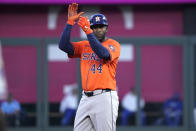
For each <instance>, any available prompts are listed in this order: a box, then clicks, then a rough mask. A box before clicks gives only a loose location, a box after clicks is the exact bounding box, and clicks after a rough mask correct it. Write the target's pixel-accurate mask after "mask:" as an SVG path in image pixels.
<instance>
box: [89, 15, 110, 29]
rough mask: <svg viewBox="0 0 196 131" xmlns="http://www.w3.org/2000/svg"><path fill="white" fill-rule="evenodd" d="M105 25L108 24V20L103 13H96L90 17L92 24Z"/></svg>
mask: <svg viewBox="0 0 196 131" xmlns="http://www.w3.org/2000/svg"><path fill="white" fill-rule="evenodd" d="M93 25H105V26H108V21H107V19H106V17H105V16H104V15H103V14H94V15H92V16H91V18H90V26H93Z"/></svg>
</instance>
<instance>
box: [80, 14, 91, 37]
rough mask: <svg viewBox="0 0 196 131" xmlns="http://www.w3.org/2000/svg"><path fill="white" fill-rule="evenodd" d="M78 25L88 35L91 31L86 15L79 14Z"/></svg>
mask: <svg viewBox="0 0 196 131" xmlns="http://www.w3.org/2000/svg"><path fill="white" fill-rule="evenodd" d="M78 25H79V26H80V27H81V28H82V30H83V31H84V32H85V33H86V34H87V35H88V34H90V33H92V32H93V31H92V29H91V28H90V22H89V20H88V17H83V16H80V19H79V21H78Z"/></svg>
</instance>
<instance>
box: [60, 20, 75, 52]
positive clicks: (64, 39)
mask: <svg viewBox="0 0 196 131" xmlns="http://www.w3.org/2000/svg"><path fill="white" fill-rule="evenodd" d="M71 29H72V25H69V24H66V26H65V28H64V31H63V33H62V35H61V38H60V40H59V48H60V49H61V50H62V51H64V52H66V53H68V54H69V55H73V54H74V48H73V45H72V44H71V43H70V33H71Z"/></svg>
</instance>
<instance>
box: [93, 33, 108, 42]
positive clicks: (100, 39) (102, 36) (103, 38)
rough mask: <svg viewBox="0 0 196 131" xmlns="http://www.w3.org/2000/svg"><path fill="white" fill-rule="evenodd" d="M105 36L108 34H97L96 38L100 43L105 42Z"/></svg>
mask: <svg viewBox="0 0 196 131" xmlns="http://www.w3.org/2000/svg"><path fill="white" fill-rule="evenodd" d="M105 35H106V32H104V33H103V34H98V33H97V34H95V36H96V38H97V39H98V40H99V41H100V42H104V41H105Z"/></svg>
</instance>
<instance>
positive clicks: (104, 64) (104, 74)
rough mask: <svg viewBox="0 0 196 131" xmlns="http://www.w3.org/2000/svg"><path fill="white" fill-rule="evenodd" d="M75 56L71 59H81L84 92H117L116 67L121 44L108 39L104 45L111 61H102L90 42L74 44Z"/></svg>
mask: <svg viewBox="0 0 196 131" xmlns="http://www.w3.org/2000/svg"><path fill="white" fill-rule="evenodd" d="M72 45H73V47H74V55H73V56H69V57H71V58H80V59H81V77H82V88H83V90H84V91H94V90H96V89H106V88H109V89H112V90H116V80H115V75H116V67H117V63H118V58H119V56H120V44H119V43H118V42H117V41H115V40H113V39H107V40H106V41H104V42H102V45H103V46H104V47H105V48H107V49H108V51H109V53H110V57H111V59H110V60H108V61H105V60H103V59H100V58H99V57H98V56H97V55H96V53H95V52H94V51H93V50H92V48H91V46H90V44H89V41H80V42H72Z"/></svg>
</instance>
